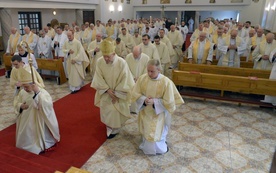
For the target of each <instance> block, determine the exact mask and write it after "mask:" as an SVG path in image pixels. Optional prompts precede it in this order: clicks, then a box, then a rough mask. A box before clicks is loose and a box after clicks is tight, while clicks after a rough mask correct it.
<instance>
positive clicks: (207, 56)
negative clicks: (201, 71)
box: [188, 39, 213, 64]
mask: <svg viewBox="0 0 276 173" xmlns="http://www.w3.org/2000/svg"><path fill="white" fill-rule="evenodd" d="M188 54H189V55H188V59H190V58H192V59H193V63H195V64H206V63H207V60H208V61H211V62H212V60H213V44H212V43H211V42H210V41H209V40H208V39H205V40H204V41H203V42H200V41H199V39H196V41H194V42H193V43H191V45H190V46H189V49H188Z"/></svg>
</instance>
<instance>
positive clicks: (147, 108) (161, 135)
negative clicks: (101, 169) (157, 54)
mask: <svg viewBox="0 0 276 173" xmlns="http://www.w3.org/2000/svg"><path fill="white" fill-rule="evenodd" d="M147 70H148V73H147V74H143V75H142V76H140V77H139V78H138V81H137V82H136V84H135V85H134V88H133V91H132V99H131V100H132V102H136V103H137V107H138V109H139V117H138V128H139V131H140V133H141V134H142V137H143V138H142V143H141V144H140V146H139V148H140V149H141V150H143V152H144V153H145V154H150V155H156V154H165V153H167V152H168V151H169V148H168V146H167V142H166V140H167V139H166V136H167V134H168V130H169V128H170V122H171V114H172V113H173V112H174V111H175V109H176V105H179V104H182V103H184V101H183V99H182V97H181V96H180V94H179V92H178V91H177V89H176V87H175V85H174V84H173V82H172V81H171V80H170V79H169V78H167V77H166V76H164V75H162V74H161V73H160V71H161V63H160V61H159V60H156V59H153V60H150V61H149V62H148V64H147Z"/></svg>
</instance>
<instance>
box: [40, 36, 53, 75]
mask: <svg viewBox="0 0 276 173" xmlns="http://www.w3.org/2000/svg"><path fill="white" fill-rule="evenodd" d="M51 43H52V39H51V38H50V37H49V36H47V35H45V37H44V38H42V37H39V39H38V42H37V52H38V56H39V57H40V58H49V59H52V58H53V54H52V47H51ZM40 54H43V56H42V55H40ZM41 73H42V74H46V75H54V74H55V72H54V71H50V70H41Z"/></svg>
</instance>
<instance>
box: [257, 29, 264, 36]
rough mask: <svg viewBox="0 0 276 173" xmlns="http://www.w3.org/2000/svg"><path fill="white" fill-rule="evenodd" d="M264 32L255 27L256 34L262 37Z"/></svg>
mask: <svg viewBox="0 0 276 173" xmlns="http://www.w3.org/2000/svg"><path fill="white" fill-rule="evenodd" d="M263 34H264V30H263V29H262V28H259V29H257V36H258V37H262V36H263Z"/></svg>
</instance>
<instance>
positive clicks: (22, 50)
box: [14, 44, 38, 69]
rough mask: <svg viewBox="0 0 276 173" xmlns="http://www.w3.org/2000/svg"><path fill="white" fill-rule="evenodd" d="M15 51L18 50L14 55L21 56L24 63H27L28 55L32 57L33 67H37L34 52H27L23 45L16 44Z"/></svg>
mask: <svg viewBox="0 0 276 173" xmlns="http://www.w3.org/2000/svg"><path fill="white" fill-rule="evenodd" d="M17 51H18V52H15V54H14V55H19V56H21V58H22V61H23V62H24V64H29V56H30V58H31V59H32V64H33V67H34V68H35V69H38V66H37V62H36V58H35V56H34V54H32V53H30V54H29V52H27V50H26V48H25V46H23V45H20V44H18V45H17Z"/></svg>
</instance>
